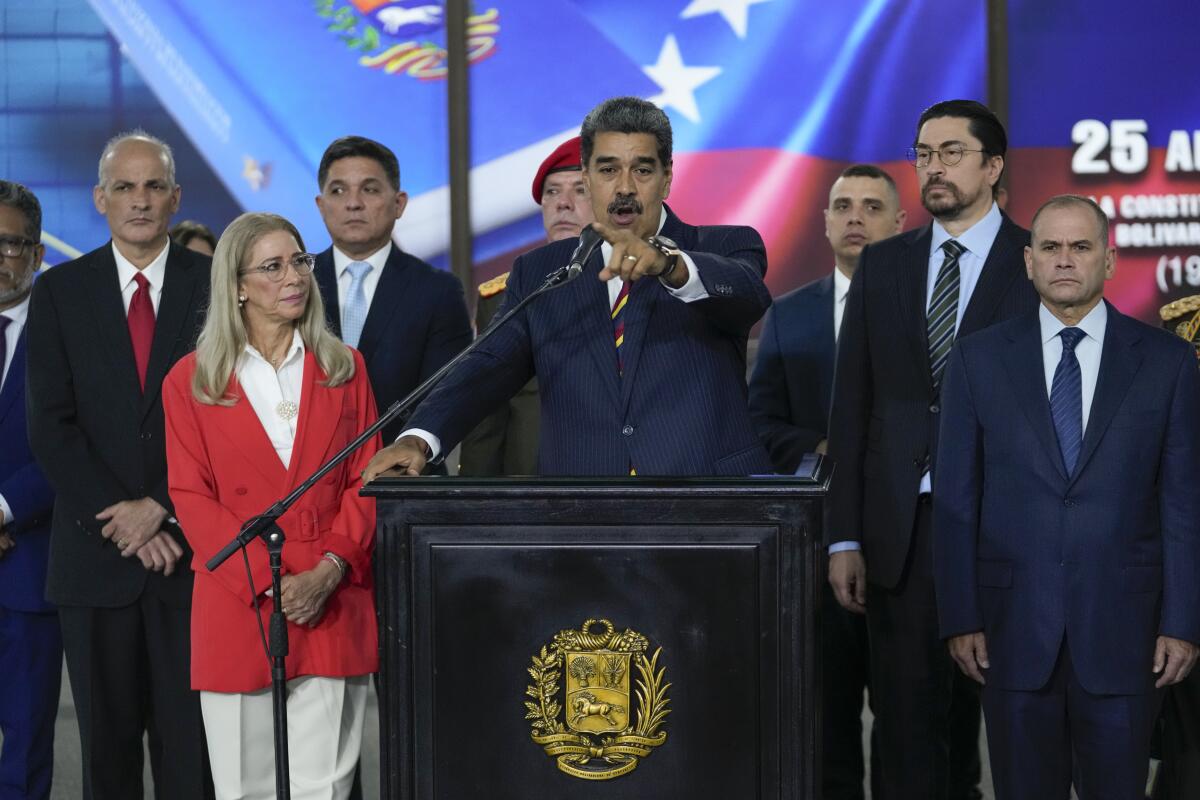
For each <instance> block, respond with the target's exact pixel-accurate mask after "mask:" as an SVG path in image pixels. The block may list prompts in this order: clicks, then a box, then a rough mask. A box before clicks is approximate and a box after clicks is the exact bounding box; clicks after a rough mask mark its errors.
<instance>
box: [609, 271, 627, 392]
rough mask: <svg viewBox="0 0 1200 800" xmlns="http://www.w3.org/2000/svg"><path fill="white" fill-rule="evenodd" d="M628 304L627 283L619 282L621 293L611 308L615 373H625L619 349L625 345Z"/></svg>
mask: <svg viewBox="0 0 1200 800" xmlns="http://www.w3.org/2000/svg"><path fill="white" fill-rule="evenodd" d="M628 302H629V283H628V282H627V281H621V292H620V294H618V295H617V302H615V303H613V307H612V321H613V341H614V342H615V343H616V345H617V372H624V371H625V363H624V362H623V361H622V360H621V347H622V346H623V345H624V344H625V306H626V304H628Z"/></svg>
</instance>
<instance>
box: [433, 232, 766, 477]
mask: <svg viewBox="0 0 1200 800" xmlns="http://www.w3.org/2000/svg"><path fill="white" fill-rule="evenodd" d="M662 235H663V236H666V237H668V238H670V239H673V240H674V241H675V242H676V243H677V244H678V245H679V247H680V249H682V250H683V251H684V252H685V253H687V254H688V255H689V256H690V257H691V258H692V260H693V261H694V262H695V264H696V267H697V270H698V271H699V274H700V277H701V280H703V282H704V285H705V288H706V289H707V291H708V294H709V297H708V298H706V299H703V300H699V301H696V302H693V303H684V302H682V301H680V300H678V299H676V298H675V297H674V296H672V295H671V294H670V292H668V291H667V289H666V288H665V287H664V286H663V285H662V283H661V282H660V281H658V280H655V279H646V280H640V281H637V282H635V283H634V284H633V285H632V286H631V288H630V292H629V301H628V305H627V307H626V312H625V316H626V321H625V344H624V345H623V349H622V352H623V360H624V362H625V371H624V375H620V374H618V371H617V359H616V351H615V348H614V345H613V326H612V319H611V316H610V310H609V299H608V287H607V285H606V284H605V283H603V282H602V281H600V280H598V279H597V275H598V273H599V272H600V270H601V269H602V267H603V264H602V263H601V261H602V258H601V254H600V249H599V248H597V249H596V251H595V253H593V255H592V257H591V259H589V260H588V262H587V264H585V265H584V270H583V274H582V275H580V276H579V278H577V279H576V280H575V281H573V282H571V283H569V284H567V285H566V286H563V287H561V288H559V289H555V290H554V291H552V292H550V293H549V294H547V295H545V296H543V297H539V298H537V299H536V300H534V301H533V302H532V303H531V304H530V305H529V306H526V307H525V308H524V309H523V310H522V311H521V312H519V313H518V315H517V316H516V317H514V318H513V319H512V320H511V321H510V323H509V324H508V325H507V326H506V327H505V328H503V329H501V330H499V331H497V333H496V334H495V335H493V336H492V337H491V338H489V339H488V340H487V341H486V342H484V344H483V346H482V347H481V348H480V349H479V350H478V351H476V352H475V353H474V354H472V355H471V356H470V357H469V358H468V359H467V360H466V361H464V362H463V364H462V365H461V366H460V367H459V368H458V369H456V370H455V371H454V372H453V373H452V374H450V375H449V376H447V379H446V381H445V382H443V384H442V385H441V386H440V387H439V388H438V389H437V390H436V391H435V392H434V393H433V394H432V395H431V396H430V397H429V398H428V399H427V400H426V401H425V402H424V403H422V404H421V406H420V408H418V409H417V413H416V414H415V415H414V417H413V419H412V422H411V427H415V428H422V429H424V430H428V431H430V432H432V433H434V434H435V435H437V436H438V437H439V438H440V439H441V441H442V447H443V449H444V450H449V449H450V448H451V447H453V446H454V444H455V443H456V442H458V441H460V440H461V439H462V437H463V436H464V435H466V433H467V432H468V431H470V430H471V429H472V428H473V427H475V425H476V424H478V422H479V421H480V420H481V419H483V417H484V416H485V415H486V414H488V413H489V412H490V411H492V410H493V409H494V408H495V407H496V405H498V404H499V403H501V402H504V401H506V400H507V399H508V398H509V397H511V396H512V395H513V394H514V393H515V392H516V391H517V390H518V389H519V388H520V387H521V386H523V385H525V383H526V382H527V381H528V380H529V379H530V378H531V377H533V375H535V374H536V375H537V378H538V383H539V387H540V389H541V395H542V406H541V443H540V448H539V455H538V466H539V472H540V473H541V474H543V475H627V474H628V473H629V469H630V467H631V466H632V467H633V468H635V469H636V470H637V472H638V474H640V475H748V474H752V473H761V472H766V471H769V470H770V461H769V459H768V458H767V454H766V451H765V450H764V449H763V446H762V444H761V443H760V442H759V440H758V437H757V436H756V435H755V433H754V429H753V426H752V424H751V422H750V414H749V411H748V408H747V400H746V380H745V374H746V336H747V334H748V332H749V330H750V327H751V326H752V325H753V324H754V323H755V322H756V321H757V320H758V319H759V318H760V317H761V316H762V315H763V312H764V311H766V309H767V307H768V306H770V303H771V296H770V294H769V293H768V291H767V288H766V286H765V285H764V284H763V275H764V273H765V272H766V252H765V249H764V247H763V243H762V239H761V238H760V237H759V235H758V233H757V232H755V231H754V230H753V229H751V228H744V227H704V228H697V227H693V226H691V225H685V224H684V223H682V222H681V221H680V220H679V218H678V217H676V216H675V215H674V214H671V213H668V217H667V221H666V223H665V225H664V227H663V230H662ZM577 242H578V240H577V239H564V240H561V241H558V242H554V243H551V244H548V245H546V246H544V247H541V248H539V249H537V250H534V251H533V252H531V253H528V254H526V255H523V256H521V257H520V258H518V259H517V261H516V263H515V264H514V265H513V270H512V275H511V276H510V277H509V280H508V289H507V291H506V292H505V294H506V295H507V298H506V299H505V302H504V305H503V306H502V307H501V309H500V311H498V312H497V317H499V316H501V315H503V314H504V313H505V312H506V311H507V309H508V308H510V307H512V306H513V305H514V304H516V303H517V302H519V301H520V300H521V299H522V298H524V297H525V296H526V295H528V294H529V293H530V292H531V291H533V290H534V289H536V288H537V287H538V286H540V285H541V284H542V282H543V280H544V278H545V276H546V275H547V274H549V273H550V272H553V271H554V270H555V269H557V268H558V267H560V266H562V265H563V264H565V263H567V261H568V259H569V258H570V256H571V253H572V251H573V250H574V249H575V246H576V244H577Z"/></svg>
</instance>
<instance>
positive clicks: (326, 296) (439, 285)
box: [314, 244, 471, 443]
mask: <svg viewBox="0 0 1200 800" xmlns="http://www.w3.org/2000/svg"><path fill="white" fill-rule="evenodd" d="M314 274H315V275H316V276H317V285H318V286H319V287H320V289H321V298H322V299H323V300H324V301H325V315H326V317H328V319H329V325H330V327H331V328H332V329H333V332H334V333H335V334H337V335H338V336H339V337H340V336H341V335H342V319H341V312H340V306H339V305H338V291H337V275H336V274H335V273H334V268H333V248H332V247H330V248H329V249H327V250H325V251H324V252H323V253H321V254H320V255H318V256H317V266H316V269H315V272H314ZM470 343H471V318H470V316H469V315H468V314H467V303H466V299H465V297H464V296H463V288H462V284H461V283H460V282H459V280H458V278H456V277H454V276H453V275H451V274H450V273H449V272H444V271H443V270H440V269H436V268H434V267H432V266H430V265H429V264H426V263H425V262H424V261H422V260H421V259H419V258H417V257H415V256H411V255H409V254H408V253H405V252H403V251H402V250H401V249H400V248H399V247H397V246H396V245H395V244H393V245H392V251H391V253H390V254H389V255H388V259H387V262H386V263H385V264H384V266H383V272H381V273H380V275H379V283H378V284H377V285H376V287H375V295H374V297H372V298H371V307H370V309H369V310H368V311H367V321H366V323H365V324H364V325H363V330H362V336H361V337H360V338H359V341H358V350H359V352H361V353H362V354H363V358H364V359H365V360H366V362H367V375H368V376H369V377H370V378H371V388H372V389H373V390H374V392H375V403H376V405H377V406H378V407H379V413H381V414H382V413H383V412H384V411H386V410H387V409H388V407H389V406H391V405H392V403H394V402H396V401H397V400H400V399H402V398H404V397H405V396H406V395H407V394H408V393H409V392H411V391H412V390H413V389H415V388H417V387H418V386H419V385H421V382H422V381H424V380H425V379H426V378H428V377H429V376H430V375H432V374H433V373H435V372H437V371H438V370H439V369H441V368H442V366H443V365H444V364H445V363H446V362H447V361H449V360H450V359H452V358H454V356H456V355H458V353H459V352H460V351H461V350H462V349H463V348H464V347H466V346H467V345H468V344H470ZM403 424H404V422H403V420H398V421H396V422H393V423H392V424H391V425H389V426H388V427H386V428H384V429H383V441H384V442H385V443H389V442H391V441H392V440H394V439H395V438H396V437H397V436H398V435H400V431H401V430H402V426H403Z"/></svg>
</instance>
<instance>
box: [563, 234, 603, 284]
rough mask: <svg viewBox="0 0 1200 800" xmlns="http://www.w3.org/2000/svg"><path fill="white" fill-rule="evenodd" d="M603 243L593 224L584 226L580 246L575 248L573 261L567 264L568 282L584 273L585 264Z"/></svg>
mask: <svg viewBox="0 0 1200 800" xmlns="http://www.w3.org/2000/svg"><path fill="white" fill-rule="evenodd" d="M601 241H602V240H601V238H600V234H598V233H596V229H595V228H593V227H592V225H591V223H588V224H587V225H584V226H583V230H581V231H580V232H579V246H578V247H576V248H575V252H574V253H572V254H571V260H570V262H569V263H568V264H567V279H568V280H569V279H571V278H574V277H575V276H576V275H578V274H579V273H581V272H583V264H584V262H585V261H587V260H588V258H590V257H591V255H592V251H593V250H595V249H596V245H598V244H600V242H601Z"/></svg>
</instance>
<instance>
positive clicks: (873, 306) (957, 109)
mask: <svg viewBox="0 0 1200 800" xmlns="http://www.w3.org/2000/svg"><path fill="white" fill-rule="evenodd" d="M1006 149H1007V137H1006V135H1005V133H1004V128H1003V126H1002V125H1001V124H1000V121H999V120H998V119H996V116H995V115H994V114H992V112H991V111H989V110H988V109H987V108H986V107H984V106H982V105H980V104H979V103H976V102H974V101H968V100H951V101H946V102H943V103H938V104H937V105H934V106H932V107H930V108H929V109H926V111H925V112H924V113H923V114H922V115H921V119H920V121H919V122H918V125H917V136H916V140H915V142H914V146H913V147H912V148H910V151H909V156H910V159H911V160H912V161H913V163H914V165H915V166H916V168H917V173H918V178H919V181H920V186H921V202H922V204H923V205H924V206H925V208H926V209H927V210H928V211H929V212H930V213H931V214H932V215H933V217H934V219H933V222H932V223H931V224H930V225H926V226H924V227H922V228H920V229H917V230H914V231H909V232H907V233H903V234H901V235H900V236H896V237H893V238H891V239H887V240H885V241H883V242H880V243H878V244H873V245H868V246H867V247H866V248H865V249H864V250H863V252H862V256H861V257H860V259H859V266H858V271H857V272H856V273H855V275H854V280H853V281H852V283H851V286H850V293H849V295H848V296H847V298H846V313H845V319H844V321H843V323H842V332H841V337H840V338H839V340H838V358H837V371H836V378H835V382H834V399H833V408H832V413H831V415H830V424H829V453H830V455H831V456H832V457H833V459H834V460H835V462H836V463H837V473H836V476H835V478H834V481H833V484H832V486H831V487H830V497H829V503H828V509H827V519H826V535H827V541H828V543H829V545H830V547H829V550H830V559H829V580H830V583H831V584H832V585H833V588H834V592H835V594H836V595H837V598H838V602H839V603H841V604H842V605H843V606H844V607H846V608H848V609H850V610H851V611H858V612H859V613H862V612H863V611H864V610H865V612H866V615H867V630H868V634H869V636H870V642H871V698H872V703H873V706H874V709H875V712H876V725H877V726H878V729H879V731H878V732H879V739H880V747H879V750H880V766H881V771H882V786H883V793H884V795H885V796H886V797H887V798H888V800H945V799H946V798H950V799H951V800H961V799H962V798H969V797H978V796H979V795H978V789H977V787H976V786H975V785H974V784H975V782H976V780H977V775H969V774H968V775H962V776H955V775H953V773H952V771H951V765H950V763H949V759H948V753H949V750H950V738H951V731H950V709H951V705H952V702H951V698H952V695H953V687H954V675H955V670H954V669H953V665H952V663H951V661H950V658H949V655H948V654H947V653H946V650H945V647H943V646H942V644H941V641H940V638H939V636H938V631H937V614H936V612H935V608H934V595H933V564H932V558H931V549H930V547H931V536H930V502H929V497H930V491H931V488H930V478H929V470H930V455H931V454H932V453H934V452H935V451H936V447H935V432H936V430H937V423H938V414H939V412H940V410H941V407H940V404H939V400H938V395H939V387H940V385H941V376H942V371H943V369H944V366H945V359H946V356H947V355H948V353H949V349H950V346H951V344H952V342H953V341H954V338H955V336H956V335H957V336H962V335H965V334H967V333H970V332H972V331H975V330H979V329H981V328H985V327H987V326H988V325H991V324H993V323H995V322H997V321H1000V320H1003V319H1007V318H1008V317H1011V316H1013V315H1015V314H1019V313H1022V312H1024V311H1026V310H1029V309H1031V308H1033V307H1034V305H1035V304H1036V302H1037V295H1036V293H1035V292H1034V291H1033V287H1032V286H1031V285H1030V283H1029V281H1028V280H1027V279H1026V277H1025V273H1024V263H1023V259H1022V255H1021V254H1022V250H1023V248H1024V246H1025V245H1026V244H1027V243H1028V241H1029V234H1028V232H1027V231H1025V230H1023V229H1021V228H1019V227H1017V226H1016V225H1014V224H1013V223H1012V222H1011V221H1010V220H1009V219H1008V218H1007V217H1005V216H1004V215H1003V214H1002V213H1001V212H1000V209H999V208H998V207H997V206H996V204H995V202H994V192H995V186H996V183H997V181H999V180H1000V175H1001V173H1002V172H1003V170H1004V154H1005V151H1006ZM970 706H971V709H970V711H971V713H973V716H974V724H973V725H972V726H971V730H973V731H977V730H978V714H979V711H978V701H977V700H975V699H974V698H971V703H970ZM956 716H957V713H956ZM959 718H960V719H961V717H959ZM964 735H965V736H966V737H967V738H969V737H970V734H969V733H967V734H957V736H964Z"/></svg>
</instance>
